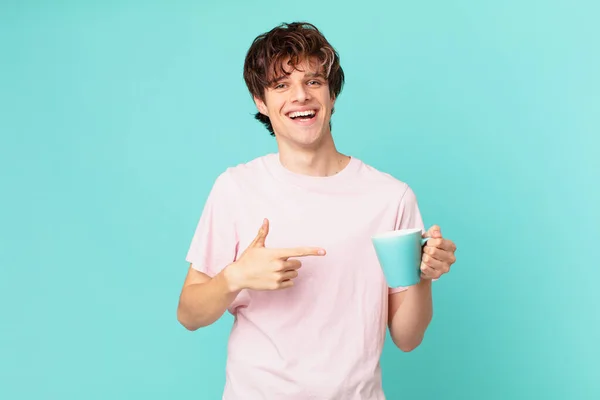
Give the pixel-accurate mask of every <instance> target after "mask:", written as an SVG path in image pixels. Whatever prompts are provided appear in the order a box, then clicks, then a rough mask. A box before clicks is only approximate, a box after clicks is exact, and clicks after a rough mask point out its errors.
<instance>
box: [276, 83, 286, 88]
mask: <svg viewBox="0 0 600 400" xmlns="http://www.w3.org/2000/svg"><path fill="white" fill-rule="evenodd" d="M283 88H285V83H279V84H277V85H275V87H274V89H283Z"/></svg>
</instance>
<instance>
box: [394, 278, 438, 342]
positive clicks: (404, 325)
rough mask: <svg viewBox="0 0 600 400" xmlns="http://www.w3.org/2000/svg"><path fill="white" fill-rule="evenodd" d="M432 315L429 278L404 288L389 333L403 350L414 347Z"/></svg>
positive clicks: (420, 339) (422, 335) (423, 333)
mask: <svg viewBox="0 0 600 400" xmlns="http://www.w3.org/2000/svg"><path fill="white" fill-rule="evenodd" d="M432 316H433V301H432V296H431V280H429V279H428V280H423V281H421V282H419V283H418V284H416V285H414V286H411V287H410V288H408V289H407V290H406V293H405V295H404V299H403V300H402V303H401V304H400V306H399V307H398V309H397V310H396V312H395V314H394V315H393V316H392V319H391V322H390V324H389V326H390V335H391V337H392V340H393V341H394V343H395V344H396V346H398V347H399V348H400V349H401V350H403V351H411V350H413V349H415V348H416V347H417V346H418V345H419V344H421V341H422V340H423V337H424V335H425V331H426V330H427V327H428V326H429V323H430V322H431V318H432Z"/></svg>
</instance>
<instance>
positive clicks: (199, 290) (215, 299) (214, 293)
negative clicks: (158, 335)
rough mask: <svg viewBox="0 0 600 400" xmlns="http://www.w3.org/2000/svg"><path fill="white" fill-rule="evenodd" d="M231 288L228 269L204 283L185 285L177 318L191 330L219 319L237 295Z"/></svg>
mask: <svg viewBox="0 0 600 400" xmlns="http://www.w3.org/2000/svg"><path fill="white" fill-rule="evenodd" d="M238 293H239V290H238V291H235V290H231V288H230V285H229V284H228V281H227V278H226V271H225V270H223V271H221V273H219V274H217V275H215V277H213V278H212V279H210V280H209V281H207V282H203V283H196V284H192V285H189V286H187V287H185V288H184V289H183V290H182V292H181V296H180V298H179V306H178V308H177V319H178V320H179V322H180V323H181V324H182V325H183V326H185V327H186V328H187V329H189V330H196V329H198V328H201V327H205V326H208V325H210V324H212V323H213V322H215V321H216V320H218V319H219V318H220V317H221V316H222V315H223V314H224V313H225V311H226V310H227V307H229V306H230V305H231V303H232V302H233V300H235V298H236V297H237V295H238Z"/></svg>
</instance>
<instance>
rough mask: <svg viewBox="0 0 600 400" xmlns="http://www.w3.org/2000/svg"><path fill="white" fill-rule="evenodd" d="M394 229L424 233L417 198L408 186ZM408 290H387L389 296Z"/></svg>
mask: <svg viewBox="0 0 600 400" xmlns="http://www.w3.org/2000/svg"><path fill="white" fill-rule="evenodd" d="M394 229H396V230H399V229H420V230H421V232H422V233H425V225H424V223H423V218H422V217H421V211H420V210H419V204H418V202H417V197H416V195H415V193H414V192H413V190H412V189H411V188H410V186H408V185H407V186H406V190H405V192H404V195H403V196H402V198H401V200H400V203H399V205H398V214H397V217H396V222H395V224H394ZM406 289H408V288H407V287H397V288H389V294H392V293H397V292H401V291H403V290H406Z"/></svg>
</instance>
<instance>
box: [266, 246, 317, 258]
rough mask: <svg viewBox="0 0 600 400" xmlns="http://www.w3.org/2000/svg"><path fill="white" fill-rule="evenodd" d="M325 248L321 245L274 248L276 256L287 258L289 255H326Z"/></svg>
mask: <svg viewBox="0 0 600 400" xmlns="http://www.w3.org/2000/svg"><path fill="white" fill-rule="evenodd" d="M325 253H326V252H325V249H322V248H320V247H296V248H292V249H273V254H274V256H275V257H276V258H281V259H284V260H287V259H288V258H289V257H308V256H324V255H325Z"/></svg>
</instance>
